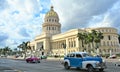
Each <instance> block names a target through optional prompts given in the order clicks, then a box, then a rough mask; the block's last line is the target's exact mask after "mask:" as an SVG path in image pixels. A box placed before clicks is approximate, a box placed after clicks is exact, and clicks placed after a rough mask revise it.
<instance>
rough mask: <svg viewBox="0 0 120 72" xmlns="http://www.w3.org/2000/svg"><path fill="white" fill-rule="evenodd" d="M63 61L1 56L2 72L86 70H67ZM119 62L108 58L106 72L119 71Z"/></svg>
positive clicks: (0, 67)
mask: <svg viewBox="0 0 120 72" xmlns="http://www.w3.org/2000/svg"><path fill="white" fill-rule="evenodd" d="M61 62H62V60H59V59H57V60H55V59H53V60H52V59H51V60H49V59H48V60H41V63H26V62H25V61H24V60H14V59H7V58H0V72H86V71H85V70H78V69H76V68H71V69H70V70H65V69H64V67H63V65H62V64H61ZM118 63H119V62H118V61H116V60H113V61H112V60H107V69H105V70H104V72H119V71H120V67H119V66H115V64H118ZM119 64H120V63H119Z"/></svg>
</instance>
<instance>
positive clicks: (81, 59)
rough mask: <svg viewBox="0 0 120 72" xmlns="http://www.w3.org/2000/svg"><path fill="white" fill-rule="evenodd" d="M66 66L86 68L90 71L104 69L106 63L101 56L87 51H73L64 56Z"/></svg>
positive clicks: (66, 67)
mask: <svg viewBox="0 0 120 72" xmlns="http://www.w3.org/2000/svg"><path fill="white" fill-rule="evenodd" d="M64 67H65V69H69V68H70V67H76V68H79V69H86V70H87V71H88V72H93V71H95V70H99V71H100V72H102V71H104V69H105V68H106V63H105V62H104V60H103V59H102V58H101V57H97V56H96V57H93V56H91V55H89V54H88V53H86V52H73V53H69V54H68V55H67V56H65V57H64Z"/></svg>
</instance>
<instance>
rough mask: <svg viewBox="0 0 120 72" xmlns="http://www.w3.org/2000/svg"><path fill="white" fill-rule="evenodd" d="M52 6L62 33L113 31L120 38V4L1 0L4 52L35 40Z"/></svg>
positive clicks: (108, 1)
mask: <svg viewBox="0 0 120 72" xmlns="http://www.w3.org/2000/svg"><path fill="white" fill-rule="evenodd" d="M51 6H54V10H55V11H56V12H57V13H58V15H59V19H60V23H61V25H62V27H61V31H62V32H65V31H68V30H70V29H75V28H94V27H113V28H116V29H117V30H118V33H119V34H120V29H119V28H120V0H77V1H75V0H0V48H2V47H5V46H9V47H10V48H16V47H17V46H18V45H19V44H21V43H22V42H23V41H25V42H26V41H32V40H34V38H35V36H37V35H40V34H41V31H42V23H43V22H44V16H45V14H46V13H47V12H48V11H49V10H50V7H51Z"/></svg>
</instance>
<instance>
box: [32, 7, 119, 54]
mask: <svg viewBox="0 0 120 72" xmlns="http://www.w3.org/2000/svg"><path fill="white" fill-rule="evenodd" d="M91 30H96V31H100V32H102V33H103V36H104V39H102V40H101V42H100V47H99V53H101V54H109V53H110V50H111V53H113V54H117V53H119V42H118V33H117V29H115V28H112V27H99V28H85V29H72V30H69V31H67V32H64V33H61V24H60V23H59V16H58V14H57V13H56V12H55V11H54V9H53V7H51V9H50V11H49V12H47V14H46V15H45V18H44V23H43V24H42V33H41V34H40V35H38V36H36V37H35V39H34V41H31V43H30V45H31V47H32V49H33V50H35V51H34V52H37V51H38V54H41V55H48V54H49V55H64V54H65V53H70V52H76V51H83V49H82V45H81V42H80V41H79V40H78V37H77V34H78V33H83V32H86V31H87V32H89V31H91ZM94 46H95V43H94ZM88 50H89V47H87V50H86V51H88Z"/></svg>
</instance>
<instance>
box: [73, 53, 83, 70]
mask: <svg viewBox="0 0 120 72" xmlns="http://www.w3.org/2000/svg"><path fill="white" fill-rule="evenodd" d="M74 61H75V63H74V64H75V66H76V67H80V68H82V61H83V59H82V56H81V54H76V57H75V59H74Z"/></svg>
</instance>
